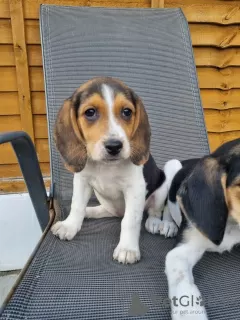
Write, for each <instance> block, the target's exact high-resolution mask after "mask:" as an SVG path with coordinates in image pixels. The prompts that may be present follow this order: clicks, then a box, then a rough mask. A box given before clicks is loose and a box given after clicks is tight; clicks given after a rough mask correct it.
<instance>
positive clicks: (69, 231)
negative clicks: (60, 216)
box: [51, 220, 78, 240]
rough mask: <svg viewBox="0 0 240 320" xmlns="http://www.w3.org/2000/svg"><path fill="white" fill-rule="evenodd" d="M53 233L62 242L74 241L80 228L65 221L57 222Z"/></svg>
mask: <svg viewBox="0 0 240 320" xmlns="http://www.w3.org/2000/svg"><path fill="white" fill-rule="evenodd" d="M51 231H52V233H53V234H54V235H55V236H57V237H58V238H59V239H61V240H72V239H73V238H74V236H75V235H76V233H77V232H78V228H77V226H76V225H75V224H73V223H70V222H69V221H66V220H65V221H58V222H56V223H55V224H54V225H53V226H52V228H51Z"/></svg>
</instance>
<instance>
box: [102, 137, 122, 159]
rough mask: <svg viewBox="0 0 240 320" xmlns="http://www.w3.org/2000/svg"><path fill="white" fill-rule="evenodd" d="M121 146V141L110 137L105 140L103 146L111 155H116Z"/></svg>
mask: <svg viewBox="0 0 240 320" xmlns="http://www.w3.org/2000/svg"><path fill="white" fill-rule="evenodd" d="M122 146H123V144H122V142H121V141H119V140H116V139H110V140H107V141H106V142H105V148H106V150H107V152H108V153H109V154H110V155H112V156H116V155H117V154H118V153H119V152H120V151H121V149H122Z"/></svg>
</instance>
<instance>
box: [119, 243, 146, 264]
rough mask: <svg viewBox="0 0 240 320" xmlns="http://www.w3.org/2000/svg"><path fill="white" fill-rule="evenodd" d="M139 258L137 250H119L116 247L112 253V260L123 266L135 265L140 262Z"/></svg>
mask: <svg viewBox="0 0 240 320" xmlns="http://www.w3.org/2000/svg"><path fill="white" fill-rule="evenodd" d="M140 257H141V255H140V251H139V249H137V250H128V249H124V248H121V246H120V245H118V246H117V247H116V249H115V250H114V252H113V259H114V260H117V261H118V262H120V263H124V264H128V263H130V264H132V263H135V262H137V261H139V260H140Z"/></svg>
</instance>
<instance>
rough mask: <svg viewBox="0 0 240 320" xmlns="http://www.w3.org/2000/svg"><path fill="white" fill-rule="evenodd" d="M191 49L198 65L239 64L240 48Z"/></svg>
mask: <svg viewBox="0 0 240 320" xmlns="http://www.w3.org/2000/svg"><path fill="white" fill-rule="evenodd" d="M193 51H194V58H195V63H196V65H197V66H200V67H218V68H225V67H230V66H240V48H228V49H224V50H223V49H218V48H211V47H194V48H193Z"/></svg>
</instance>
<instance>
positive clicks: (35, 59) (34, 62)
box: [27, 44, 42, 66]
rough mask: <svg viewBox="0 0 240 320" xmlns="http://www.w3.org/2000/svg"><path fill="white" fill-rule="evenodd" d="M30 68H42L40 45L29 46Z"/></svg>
mask: <svg viewBox="0 0 240 320" xmlns="http://www.w3.org/2000/svg"><path fill="white" fill-rule="evenodd" d="M27 52H28V61H29V66H42V50H41V46H40V45H34V44H32V45H31V44H29V45H28V46H27Z"/></svg>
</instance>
